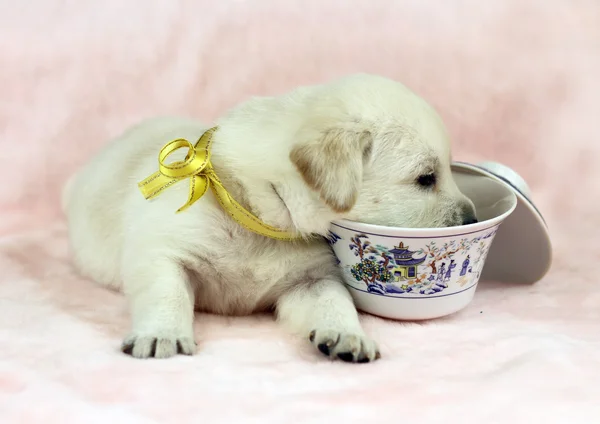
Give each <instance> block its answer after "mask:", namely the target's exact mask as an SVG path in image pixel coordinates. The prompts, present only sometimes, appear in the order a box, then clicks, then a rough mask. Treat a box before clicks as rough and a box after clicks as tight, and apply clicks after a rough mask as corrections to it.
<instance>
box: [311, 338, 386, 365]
mask: <svg viewBox="0 0 600 424" xmlns="http://www.w3.org/2000/svg"><path fill="white" fill-rule="evenodd" d="M309 340H310V341H311V342H312V344H313V345H314V346H315V347H316V348H317V349H318V350H319V351H320V352H321V353H322V354H323V355H325V356H328V357H330V358H333V359H339V360H341V361H344V362H353V363H365V362H371V361H374V360H376V359H378V358H379V350H378V348H377V345H376V344H375V342H373V341H372V340H370V339H368V338H367V337H366V336H364V335H362V334H360V335H359V334H351V333H341V332H337V331H335V330H313V331H311V333H310V335H309Z"/></svg>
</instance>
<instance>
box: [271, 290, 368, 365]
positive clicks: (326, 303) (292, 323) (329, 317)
mask: <svg viewBox="0 0 600 424" xmlns="http://www.w3.org/2000/svg"><path fill="white" fill-rule="evenodd" d="M277 316H278V319H279V321H280V322H281V323H282V324H283V325H284V326H286V327H288V328H289V329H290V330H292V331H293V332H295V333H298V334H300V335H303V336H305V337H307V338H309V340H310V341H311V342H312V344H313V345H314V346H315V347H316V348H317V349H319V351H321V352H322V353H323V354H324V355H327V356H329V357H331V358H339V359H341V360H342V361H346V362H369V361H374V360H375V359H378V358H379V357H380V355H379V349H378V347H377V344H376V343H375V342H374V341H372V340H371V339H370V338H368V337H367V336H366V335H365V333H364V331H363V329H362V327H361V326H360V323H359V320H358V313H357V312H356V308H355V307H354V302H353V301H352V297H351V296H350V293H348V290H346V288H345V287H344V286H343V284H342V283H341V282H339V281H336V280H334V279H323V280H320V281H317V282H314V283H309V284H303V285H302V284H301V285H298V286H296V287H294V288H293V289H292V290H291V291H289V292H287V293H285V294H284V295H283V296H281V297H280V298H279V299H278V301H277Z"/></svg>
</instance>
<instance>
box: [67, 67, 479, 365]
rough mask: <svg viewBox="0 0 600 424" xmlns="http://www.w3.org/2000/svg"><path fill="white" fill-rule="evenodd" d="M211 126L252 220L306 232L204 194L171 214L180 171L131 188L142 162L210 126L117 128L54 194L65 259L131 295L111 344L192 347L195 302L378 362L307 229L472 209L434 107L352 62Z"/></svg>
mask: <svg viewBox="0 0 600 424" xmlns="http://www.w3.org/2000/svg"><path fill="white" fill-rule="evenodd" d="M217 125H218V130H217V131H216V132H215V133H214V137H213V143H212V163H213V166H214V169H215V171H216V173H217V175H218V176H219V178H220V179H221V181H222V183H223V185H224V186H225V187H226V188H227V190H228V191H229V193H230V194H231V195H232V196H233V197H234V198H235V199H236V200H237V201H238V202H239V203H240V204H241V205H243V206H244V207H246V208H247V209H248V210H249V211H252V213H254V214H255V215H256V216H257V217H259V218H260V219H261V220H262V221H263V222H265V223H267V224H270V225H272V226H275V227H278V228H280V229H283V230H289V231H296V232H299V233H301V234H302V235H305V236H307V237H306V240H302V241H293V242H290V241H278V240H274V239H271V238H267V237H264V236H260V235H257V234H255V233H252V232H250V231H248V230H246V229H245V228H243V227H241V226H240V225H239V224H237V223H236V222H235V221H233V220H232V219H231V218H230V217H229V215H228V214H227V213H226V211H224V210H223V209H222V207H221V206H220V205H219V203H218V202H217V200H216V199H215V197H214V196H213V194H212V193H211V192H210V191H209V192H207V193H206V194H205V195H204V197H202V198H201V199H200V200H198V201H197V202H196V203H194V204H193V205H192V206H191V207H190V208H189V209H187V210H185V211H184V212H181V213H177V214H176V213H175V211H176V210H177V209H178V208H179V207H180V206H181V205H182V204H183V203H184V202H185V200H186V198H187V190H188V184H189V183H188V182H185V181H184V182H180V183H178V184H175V185H173V186H171V187H169V189H168V190H165V191H164V192H163V193H162V194H161V195H160V196H159V197H157V198H156V199H153V200H151V201H148V200H145V199H144V197H143V196H142V195H141V193H140V191H139V190H138V186H137V183H138V182H139V181H141V180H143V179H144V178H146V177H147V176H149V175H151V174H152V173H154V172H156V170H157V166H158V164H157V155H158V153H159V151H160V149H161V147H162V146H163V145H165V144H166V143H168V142H169V141H171V140H173V139H177V138H185V139H187V140H189V141H191V142H192V143H194V142H195V141H196V140H197V139H198V138H199V137H200V136H201V135H202V134H203V133H204V132H205V131H206V130H207V129H208V126H206V125H203V124H202V123H199V122H196V121H194V120H191V119H184V118H175V117H166V118H156V119H151V120H148V121H145V122H142V123H141V124H139V125H137V126H135V127H133V128H131V129H129V130H128V131H127V132H125V133H124V134H123V135H122V136H120V137H119V138H117V139H116V140H115V141H114V142H112V143H111V144H109V145H108V146H107V147H106V148H105V149H104V150H103V151H101V152H100V153H99V154H98V155H97V156H96V157H95V158H93V159H92V161H91V162H90V163H88V164H87V165H86V166H85V167H84V168H83V169H82V170H81V171H80V172H79V173H78V174H77V175H76V176H74V177H73V178H72V179H71V180H70V182H69V183H68V184H67V187H66V188H65V192H64V194H63V205H64V209H65V212H66V214H67V217H68V222H69V230H70V241H71V246H72V251H73V254H74V261H75V263H76V265H77V267H78V269H79V270H80V271H81V273H83V274H84V275H86V276H88V277H91V278H92V279H94V280H95V281H97V282H98V283H100V284H103V285H106V286H109V287H112V288H116V289H121V290H122V291H123V292H124V293H125V294H126V296H127V298H128V301H129V303H130V311H131V320H132V323H131V331H130V333H129V335H127V336H126V337H125V339H124V341H123V345H122V350H123V351H124V352H126V353H128V354H131V355H133V356H134V357H136V358H148V357H155V358H167V357H170V356H173V355H175V354H177V353H181V354H187V355H191V354H193V352H194V351H195V348H196V343H195V341H194V329H193V320H194V311H195V310H200V311H205V312H212V313H217V314H229V315H246V314H251V313H253V312H258V311H269V310H274V311H275V313H276V316H277V318H278V320H279V322H280V323H281V324H283V325H284V326H285V327H287V328H288V329H289V330H290V331H291V332H294V333H297V334H299V335H301V336H303V337H306V338H307V339H309V340H310V342H311V343H312V344H313V345H314V346H315V348H317V349H318V350H319V351H320V352H322V353H323V354H325V355H327V356H329V357H331V358H337V359H341V360H343V361H347V362H369V361H372V360H375V359H377V358H378V357H379V351H378V347H377V344H376V343H375V342H374V341H373V340H371V339H370V338H369V337H368V336H367V335H366V334H365V333H364V331H363V330H362V328H361V325H360V323H359V319H358V314H357V311H356V309H355V307H354V304H353V301H352V298H351V296H350V294H349V292H348V291H347V290H346V288H345V287H344V284H343V283H342V277H341V274H340V270H339V269H338V267H337V266H336V262H335V260H334V257H333V256H332V252H331V250H330V248H329V246H328V245H327V243H326V242H325V241H324V239H323V238H322V237H310V236H314V235H317V236H325V235H326V234H327V232H328V228H329V223H330V222H331V221H332V220H335V219H340V218H346V219H350V220H357V221H362V222H367V223H374V224H381V225H391V226H402V227H438V226H454V225H461V224H464V223H470V222H475V211H474V207H473V204H472V203H471V201H469V200H468V199H467V198H466V197H465V196H464V195H463V194H462V193H461V192H460V191H459V189H458V188H457V186H456V184H455V182H454V181H453V179H452V175H451V171H450V161H451V157H450V145H449V141H448V135H447V133H446V130H445V129H444V125H443V123H442V121H441V119H440V117H439V116H438V115H437V114H436V112H435V111H434V110H433V109H432V108H431V107H430V106H429V105H428V104H427V103H426V102H425V101H423V100H422V99H421V98H419V97H418V96H417V95H415V94H413V93H412V92H411V91H410V90H408V89H407V88H406V87H404V86H403V85H402V84H400V83H398V82H395V81H392V80H389V79H386V78H382V77H378V76H372V75H362V74H361V75H353V76H349V77H345V78H342V79H340V80H337V81H334V82H331V83H328V84H324V85H317V86H310V87H301V88H298V89H296V90H294V91H292V92H290V93H288V94H285V95H282V96H280V97H262V98H253V99H251V100H249V101H247V102H245V103H243V104H241V105H240V106H238V107H236V108H234V109H233V110H231V111H230V112H229V113H228V114H226V115H225V116H223V117H222V118H221V119H220V120H219V121H218V122H217Z"/></svg>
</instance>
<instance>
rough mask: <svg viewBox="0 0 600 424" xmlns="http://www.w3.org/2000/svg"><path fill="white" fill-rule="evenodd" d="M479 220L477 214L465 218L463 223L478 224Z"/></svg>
mask: <svg viewBox="0 0 600 424" xmlns="http://www.w3.org/2000/svg"><path fill="white" fill-rule="evenodd" d="M477 222H479V221H477V218H475V216H469V217H464V218H463V222H462V225H469V224H476V223H477Z"/></svg>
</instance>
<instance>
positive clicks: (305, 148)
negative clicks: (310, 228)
mask: <svg viewBox="0 0 600 424" xmlns="http://www.w3.org/2000/svg"><path fill="white" fill-rule="evenodd" d="M372 142H373V138H372V136H371V133H370V132H369V131H366V130H364V129H358V128H357V129H347V128H343V129H342V128H333V129H329V130H326V131H324V132H323V133H321V134H320V136H319V137H317V138H316V139H315V140H313V141H309V142H306V143H300V144H298V145H296V146H295V147H294V148H293V149H292V151H291V153H290V159H291V161H292V163H293V164H294V165H295V166H296V168H297V169H298V171H299V172H300V174H301V175H302V177H303V178H304V181H306V183H307V184H308V185H309V186H310V187H311V188H313V189H314V190H316V191H318V192H319V195H320V197H321V199H322V200H323V201H324V202H325V203H326V204H327V205H328V206H329V207H331V209H333V210H334V211H335V212H338V213H342V212H348V211H349V210H350V209H352V207H353V206H354V203H356V198H357V197H358V192H359V190H360V186H361V182H362V178H363V164H364V161H365V159H366V157H367V156H368V155H369V154H370V153H371V146H372Z"/></svg>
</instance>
